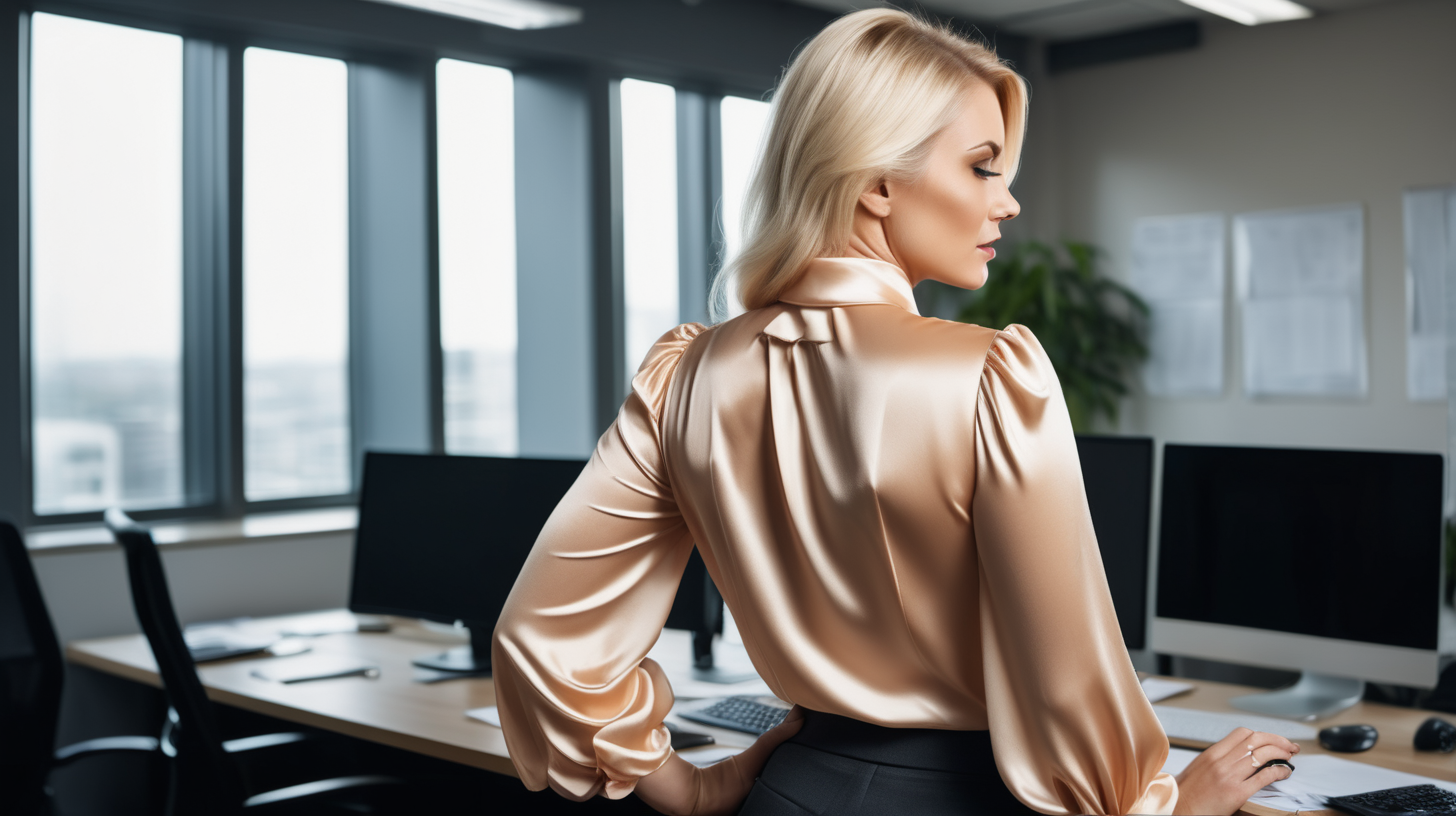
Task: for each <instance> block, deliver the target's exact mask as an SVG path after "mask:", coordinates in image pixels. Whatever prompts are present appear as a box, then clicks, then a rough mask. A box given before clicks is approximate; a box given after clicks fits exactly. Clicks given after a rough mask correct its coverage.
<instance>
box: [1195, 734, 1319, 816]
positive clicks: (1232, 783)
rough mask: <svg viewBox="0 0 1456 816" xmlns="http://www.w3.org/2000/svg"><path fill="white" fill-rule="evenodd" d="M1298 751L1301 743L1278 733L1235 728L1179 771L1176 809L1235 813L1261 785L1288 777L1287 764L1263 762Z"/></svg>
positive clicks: (1208, 814)
mask: <svg viewBox="0 0 1456 816" xmlns="http://www.w3.org/2000/svg"><path fill="white" fill-rule="evenodd" d="M1297 753H1299V746H1298V745H1296V744H1294V743H1292V742H1290V741H1289V740H1287V739H1285V738H1283V737H1281V736H1278V735H1277V734H1265V733H1264V732H1262V731H1250V730H1249V729H1247V728H1239V729H1235V730H1234V732H1233V733H1232V734H1229V735H1228V736H1227V737H1224V738H1223V739H1222V740H1220V741H1218V742H1216V743H1214V744H1213V745H1210V746H1209V747H1208V748H1207V749H1205V750H1204V751H1203V753H1201V754H1199V755H1198V757H1197V758H1196V759H1194V760H1193V761H1192V762H1190V763H1188V767H1187V768H1184V769H1183V773H1180V774H1178V806H1177V807H1176V808H1174V809H1173V813H1175V814H1198V816H1224V814H1231V813H1233V812H1234V811H1236V810H1238V809H1239V808H1240V807H1242V806H1243V804H1244V802H1247V801H1248V799H1249V797H1250V796H1253V795H1254V793H1255V792H1256V791H1258V790H1259V789H1260V788H1262V787H1264V786H1265V785H1268V784H1269V783H1270V782H1278V781H1279V780H1281V779H1288V778H1289V774H1290V773H1291V772H1290V770H1289V769H1288V768H1286V767H1284V766H1283V765H1271V766H1269V767H1268V768H1265V769H1264V770H1262V771H1260V770H1259V767H1260V766H1262V765H1263V764H1264V763H1265V762H1268V761H1269V760H1271V759H1289V758H1290V757H1292V756H1294V755H1295V754H1297ZM1256 772H1257V773H1256Z"/></svg>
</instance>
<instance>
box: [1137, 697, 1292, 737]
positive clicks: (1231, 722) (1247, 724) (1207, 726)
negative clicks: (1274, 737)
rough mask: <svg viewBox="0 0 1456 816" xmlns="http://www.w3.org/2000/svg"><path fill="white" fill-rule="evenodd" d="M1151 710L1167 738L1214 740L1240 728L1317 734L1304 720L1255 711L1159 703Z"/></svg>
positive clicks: (1285, 733)
mask: <svg viewBox="0 0 1456 816" xmlns="http://www.w3.org/2000/svg"><path fill="white" fill-rule="evenodd" d="M1153 713H1155V714H1157V715H1158V720H1159V721H1160V722H1162V723H1163V731H1164V732H1166V733H1167V734H1168V738H1169V739H1181V740H1188V741H1191V742H1207V743H1214V742H1218V741H1219V740H1221V739H1223V738H1224V737H1227V736H1228V735H1229V732H1230V731H1233V730H1234V729H1235V728H1239V727H1243V728H1251V729H1253V730H1255V731H1263V732H1265V733H1266V734H1278V735H1279V736H1281V737H1284V738H1285V739H1292V740H1312V739H1315V738H1316V737H1318V736H1319V732H1318V731H1316V730H1315V729H1313V728H1311V727H1309V726H1308V725H1305V724H1303V723H1297V722H1292V721H1290V720H1281V719H1277V718H1275V717H1260V716H1259V715H1257V714H1241V713H1231V714H1224V713H1220V712H1214V711H1197V710H1195V709H1191V708H1177V707H1175V706H1160V705H1155V706H1153Z"/></svg>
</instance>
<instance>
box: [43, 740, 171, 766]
mask: <svg viewBox="0 0 1456 816" xmlns="http://www.w3.org/2000/svg"><path fill="white" fill-rule="evenodd" d="M155 750H157V738H156V737H98V738H96V739H89V740H85V741H82V742H77V743H74V744H72V745H67V746H66V747H64V748H61V749H58V750H57V751H56V754H55V767H57V768H59V767H60V766H62V765H69V764H70V763H72V762H75V761H76V760H78V759H85V758H86V757H90V756H96V755H97V754H120V753H126V752H140V753H151V752H153V751H155Z"/></svg>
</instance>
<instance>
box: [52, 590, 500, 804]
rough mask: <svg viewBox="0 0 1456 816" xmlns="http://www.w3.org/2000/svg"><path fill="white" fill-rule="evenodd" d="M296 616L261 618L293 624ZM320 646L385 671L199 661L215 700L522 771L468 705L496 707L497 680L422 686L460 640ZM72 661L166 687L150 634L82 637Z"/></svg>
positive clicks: (403, 636)
mask: <svg viewBox="0 0 1456 816" xmlns="http://www.w3.org/2000/svg"><path fill="white" fill-rule="evenodd" d="M286 620H287V618H275V619H272V620H271V621H258V622H257V623H258V624H261V625H266V624H267V623H270V622H274V623H279V624H281V623H283V622H285V621H286ZM310 640H311V641H312V643H313V652H314V653H315V654H317V653H334V654H343V655H349V656H351V657H357V658H359V659H361V660H365V661H368V662H370V663H373V664H375V665H377V666H379V669H380V673H379V677H377V678H374V679H367V678H363V677H341V678H337V679H333V680H314V681H310V682H307V683H294V684H290V685H285V684H282V683H275V682H271V681H267V680H259V679H258V678H256V677H253V676H252V675H251V674H250V672H251V671H252V670H253V669H254V668H256V667H257V666H258V665H259V664H260V663H262V662H266V661H270V660H288V659H289V658H286V657H283V658H247V657H241V658H234V659H232V660H223V661H218V662H215V663H204V664H202V665H200V666H198V674H199V675H201V677H202V683H203V685H204V686H205V687H206V688H207V696H208V697H209V698H210V699H212V700H213V701H215V702H219V703H226V704H227V705H231V706H236V707H238V708H242V709H246V710H248V711H256V712H258V713H260V714H267V715H269V716H272V717H277V718H278V719H280V720H286V721H288V722H295V723H300V724H302V725H309V726H314V727H316V728H322V729H325V730H328V731H334V732H337V733H340V734H347V735H348V736H351V737H358V738H360V739H365V740H369V741H371V742H377V743H381V744H384V745H389V746H393V747H395V748H403V749H405V750H407V751H415V752H417V753H421V754H426V755H428V756H432V757H438V758H439V759H446V760H449V761H451V762H459V763H461V764H463V765H470V766H473V767H476V768H484V769H485V770H487V771H494V772H496V773H501V774H509V775H511V776H515V775H516V771H515V768H514V767H513V766H512V765H511V761H510V759H509V758H507V755H506V742H505V737H504V735H503V734H502V733H501V730H500V729H499V728H495V727H493V726H490V725H486V724H485V723H482V722H478V721H476V720H472V719H469V718H467V717H466V716H465V711H466V709H470V708H479V707H480V706H488V705H495V686H494V684H493V683H492V682H491V680H490V678H488V677H479V678H467V679H461V680H449V681H446V682H442V683H428V684H426V683H417V682H415V680H414V670H413V669H412V667H411V666H410V661H411V660H413V659H414V658H417V657H420V656H422V655H426V654H430V653H431V652H439V651H443V650H444V649H446V648H449V646H450V644H443V643H435V642H430V641H427V640H422V639H412V638H410V637H409V636H408V631H407V630H406V631H403V632H402V631H399V630H396V631H395V632H390V633H387V634H366V633H348V634H337V635H322V636H319V637H315V638H311V639H310ZM66 659H68V660H70V661H71V662H72V663H76V664H78V665H81V666H86V667H89V668H92V669H96V670H98V671H103V672H106V673H108V674H114V675H117V676H120V677H125V678H127V679H129V680H134V681H136V682H138V683H145V684H147V685H150V686H156V687H159V688H160V687H161V679H160V678H159V677H158V675H157V664H156V662H155V661H154V660H153V659H152V651H151V649H150V648H149V647H148V646H147V642H146V639H145V638H143V637H142V636H141V635H125V636H122V637H113V638H97V639H94V640H81V641H76V642H73V643H71V644H69V645H67V647H66Z"/></svg>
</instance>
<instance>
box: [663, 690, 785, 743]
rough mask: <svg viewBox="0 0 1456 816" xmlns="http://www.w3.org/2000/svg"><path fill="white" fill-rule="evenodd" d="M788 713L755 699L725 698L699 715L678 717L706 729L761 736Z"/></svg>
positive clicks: (691, 713)
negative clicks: (727, 729) (706, 726)
mask: <svg viewBox="0 0 1456 816" xmlns="http://www.w3.org/2000/svg"><path fill="white" fill-rule="evenodd" d="M788 713H789V710H788V709H787V708H784V707H782V706H777V705H773V704H771V703H763V702H759V700H758V699H757V698H754V697H725V698H723V699H722V700H719V701H718V702H716V703H714V704H712V705H710V706H708V707H707V708H700V709H698V710H697V711H680V712H678V714H677V716H679V717H681V718H683V719H684V720H692V721H694V722H700V723H703V724H705V725H716V726H718V727H719V728H731V729H733V730H734V731H743V732H745V733H749V734H755V735H757V734H762V733H764V732H765V731H767V730H769V729H770V728H773V727H774V726H776V725H778V724H779V723H781V722H783V721H784V717H785V716H786V715H788Z"/></svg>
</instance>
